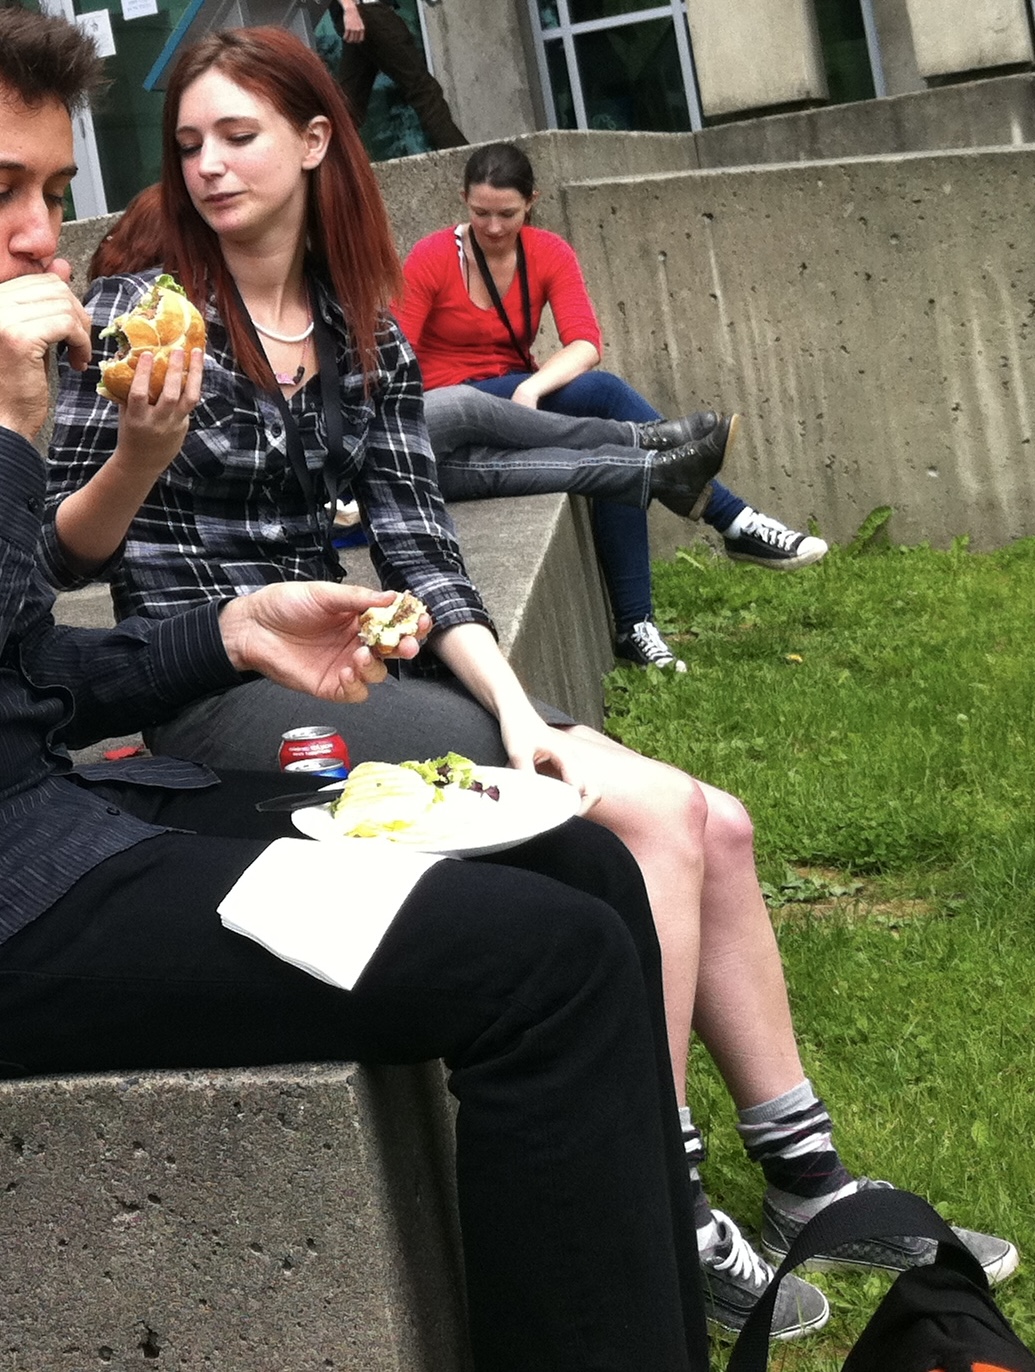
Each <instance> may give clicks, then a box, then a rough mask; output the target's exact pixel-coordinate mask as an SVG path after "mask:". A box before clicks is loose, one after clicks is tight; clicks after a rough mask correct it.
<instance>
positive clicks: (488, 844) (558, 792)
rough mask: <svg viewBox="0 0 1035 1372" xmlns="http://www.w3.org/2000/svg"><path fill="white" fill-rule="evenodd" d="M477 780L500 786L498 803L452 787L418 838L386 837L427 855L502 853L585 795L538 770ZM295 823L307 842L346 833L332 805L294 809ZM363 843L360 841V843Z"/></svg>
mask: <svg viewBox="0 0 1035 1372" xmlns="http://www.w3.org/2000/svg"><path fill="white" fill-rule="evenodd" d="M477 777H478V780H479V781H480V782H481V783H482V785H484V786H498V787H499V789H500V798H499V800H490V799H489V797H488V796H483V795H479V794H478V793H477V792H474V791H461V790H460V789H459V788H458V787H456V786H449V787H446V789H445V790H444V792H443V795H444V797H445V799H444V800H442V801H440V802H439V803H438V804H436V805H434V806H433V807H432V809H431V811H430V812H429V819H428V821H427V822H426V823H424V824H422V826H421V830H420V832H419V834H416V835H414V834H412V833H408V832H407V831H406V830H405V829H404V830H401V831H400V833H399V834H398V836H393V835H386V836H385V837H390V838H391V839H392V841H393V842H394V843H398V844H400V845H404V846H406V847H408V848H416V849H418V850H419V851H420V852H424V853H441V854H442V855H443V856H445V857H478V856H479V855H480V854H482V853H499V852H502V851H503V850H504V849H505V848H513V847H515V846H516V845H517V844H519V843H524V842H525V841H526V840H527V839H530V838H534V837H535V836H536V834H543V833H546V831H547V830H548V829H555V828H556V827H557V825H558V824H563V823H564V821H565V820H566V819H571V817H572V816H573V815H577V814H578V813H579V811H580V810H581V808H582V797H581V796H580V795H579V793H578V791H577V790H576V789H575V787H574V786H569V785H568V783H567V782H565V781H555V780H554V778H553V777H544V776H540V775H539V774H538V773H537V772H518V771H515V770H514V769H513V768H511V767H479V768H478V769H477ZM342 784H343V783H342V782H337V783H335V785H334V786H333V787H327V788H326V789H327V790H336V791H338V790H341V787H342ZM291 819H292V822H293V823H294V825H295V827H296V828H297V829H300V830H301V831H302V833H303V834H305V835H307V837H309V838H315V839H321V840H326V839H334V840H335V841H338V842H340V841H341V838H342V833H341V830H340V829H339V828H338V826H337V825H336V824H335V822H334V819H333V818H332V816H331V807H330V805H316V806H313V807H311V808H310V807H307V808H306V809H304V810H295V811H294V813H293V814H292V816H291ZM364 841H365V840H363V839H357V840H356V842H357V843H362V842H364Z"/></svg>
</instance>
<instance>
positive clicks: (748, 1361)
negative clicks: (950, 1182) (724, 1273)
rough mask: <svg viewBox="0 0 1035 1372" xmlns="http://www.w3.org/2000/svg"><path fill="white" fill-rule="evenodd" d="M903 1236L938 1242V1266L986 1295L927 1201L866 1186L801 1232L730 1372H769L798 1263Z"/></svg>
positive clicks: (978, 1269) (979, 1273) (981, 1276)
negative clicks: (775, 1325) (777, 1323)
mask: <svg viewBox="0 0 1035 1372" xmlns="http://www.w3.org/2000/svg"><path fill="white" fill-rule="evenodd" d="M900 1234H908V1235H910V1236H911V1237H917V1238H924V1239H934V1240H935V1241H936V1242H937V1244H938V1261H939V1263H946V1264H947V1265H948V1266H950V1267H952V1268H954V1269H955V1270H956V1271H958V1272H959V1273H960V1274H961V1275H963V1276H965V1277H967V1278H968V1279H969V1280H970V1281H972V1282H973V1283H974V1284H975V1285H976V1286H977V1287H978V1288H979V1290H982V1291H986V1292H987V1290H988V1279H987V1277H986V1276H985V1272H984V1269H983V1268H982V1266H981V1264H980V1263H979V1262H978V1260H977V1258H975V1257H974V1255H973V1253H971V1251H970V1250H969V1249H968V1248H967V1247H966V1246H965V1245H964V1244H963V1243H962V1242H961V1240H960V1239H958V1238H957V1237H956V1235H955V1234H954V1233H953V1231H952V1230H951V1229H950V1227H949V1226H948V1225H947V1224H946V1223H945V1221H944V1220H943V1219H942V1217H941V1215H939V1214H938V1212H937V1210H935V1208H934V1207H933V1206H932V1205H931V1204H930V1203H929V1202H928V1201H925V1200H924V1199H923V1197H921V1196H917V1195H914V1194H913V1192H912V1191H900V1190H898V1188H897V1187H887V1188H885V1187H873V1188H869V1187H868V1188H867V1189H866V1190H864V1191H856V1192H855V1193H854V1194H853V1195H850V1196H845V1197H843V1198H842V1199H841V1200H839V1201H833V1202H832V1203H831V1204H830V1205H828V1206H826V1207H825V1208H824V1209H822V1210H820V1212H819V1213H818V1214H817V1215H815V1216H813V1218H812V1219H811V1220H809V1222H808V1224H806V1225H805V1227H804V1229H802V1231H801V1232H800V1233H799V1234H798V1236H797V1238H796V1239H795V1240H794V1242H793V1243H792V1244H791V1246H790V1250H789V1251H788V1253H787V1256H786V1257H785V1258H784V1260H783V1262H782V1263H781V1264H780V1266H779V1267H778V1268H777V1270H776V1273H775V1275H774V1277H773V1280H772V1281H771V1282H770V1283H769V1285H768V1287H767V1288H766V1291H765V1294H764V1295H763V1297H762V1299H761V1300H760V1301H759V1302H758V1304H757V1305H756V1306H755V1308H754V1309H753V1310H752V1311H751V1314H750V1315H749V1316H748V1318H747V1321H746V1323H745V1325H744V1328H743V1329H742V1330H741V1332H740V1337H739V1338H738V1339H737V1342H736V1345H735V1347H734V1349H733V1353H732V1355H731V1357H730V1360H729V1362H728V1363H727V1372H765V1369H766V1367H767V1366H768V1362H769V1331H770V1327H771V1325H772V1322H773V1307H774V1306H775V1304H776V1295H777V1291H778V1289H779V1286H780V1282H781V1281H782V1280H783V1278H784V1277H785V1276H786V1275H787V1273H788V1272H790V1271H792V1270H793V1269H794V1268H795V1267H797V1266H798V1265H799V1263H803V1262H807V1261H808V1260H809V1258H812V1257H815V1256H816V1255H817V1254H820V1253H830V1252H831V1251H832V1250H833V1249H835V1248H840V1247H841V1246H842V1245H843V1244H847V1243H857V1242H858V1241H859V1240H861V1239H883V1238H893V1237H895V1236H896V1235H900Z"/></svg>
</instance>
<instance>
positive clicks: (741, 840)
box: [705, 787, 755, 853]
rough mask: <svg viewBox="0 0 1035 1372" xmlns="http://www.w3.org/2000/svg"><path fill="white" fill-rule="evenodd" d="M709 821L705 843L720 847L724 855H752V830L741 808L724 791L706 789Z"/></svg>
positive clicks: (745, 811) (740, 803) (748, 816)
mask: <svg viewBox="0 0 1035 1372" xmlns="http://www.w3.org/2000/svg"><path fill="white" fill-rule="evenodd" d="M706 803H707V809H708V819H707V823H706V825H705V842H706V843H707V844H708V845H709V847H711V846H712V845H716V846H721V848H722V850H723V851H724V852H726V853H733V852H738V851H739V852H743V851H747V852H748V853H753V852H754V846H755V826H754V825H753V823H752V822H751V816H750V815H749V814H748V812H747V810H746V808H745V807H744V804H743V803H742V802H741V801H739V800H738V799H737V797H736V796H731V795H729V794H728V792H726V791H718V790H715V789H714V788H713V787H708V788H707V792H706Z"/></svg>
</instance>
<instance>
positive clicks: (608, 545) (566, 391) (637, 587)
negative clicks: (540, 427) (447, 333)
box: [468, 370, 745, 630]
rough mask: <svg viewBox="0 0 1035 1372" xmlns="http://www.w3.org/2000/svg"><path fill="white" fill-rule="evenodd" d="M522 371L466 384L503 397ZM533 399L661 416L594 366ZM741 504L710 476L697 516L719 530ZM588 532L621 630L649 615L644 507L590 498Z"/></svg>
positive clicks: (619, 414) (615, 415) (582, 411)
mask: <svg viewBox="0 0 1035 1372" xmlns="http://www.w3.org/2000/svg"><path fill="white" fill-rule="evenodd" d="M528 375H529V373H528V372H508V373H507V375H506V376H493V377H487V378H486V379H484V380H482V381H471V382H468V385H471V386H476V387H477V388H478V389H479V390H482V391H487V392H488V393H489V394H490V395H500V396H504V397H507V398H509V397H510V396H511V395H513V393H514V391H515V390H516V389H517V387H518V386H519V385H520V383H521V382H522V381H524V380H525V379H526V378H527V377H528ZM539 404H540V408H541V409H544V410H551V411H554V412H556V413H560V414H567V415H574V416H580V417H586V416H597V417H598V418H601V419H612V420H625V421H631V422H632V423H634V424H643V423H646V422H647V421H648V420H651V419H660V418H661V416H660V414H659V413H658V411H657V410H656V409H655V408H654V407H653V405H649V404H648V403H647V401H646V400H644V398H643V396H642V395H640V393H639V392H638V391H635V390H633V388H632V387H631V386H630V385H629V384H628V382H626V381H623V380H622V378H621V377H619V376H615V375H614V374H613V373H612V372H604V371H599V370H596V371H591V372H584V373H583V374H582V375H581V376H577V377H576V378H575V379H574V381H569V382H568V384H567V385H566V386H561V387H559V388H558V389H557V390H556V391H551V392H550V394H549V395H545V396H543V398H542V400H541V401H540V402H539ZM744 507H745V502H744V501H743V500H741V499H740V497H739V496H736V495H734V494H733V492H732V491H730V490H728V489H727V488H726V487H725V486H723V485H722V484H721V482H718V481H716V482H713V483H712V497H711V499H710V500H709V502H708V506H707V509H706V510H705V512H704V516H703V517H704V519H705V520H706V521H707V522H708V523H709V524H711V525H713V526H714V527H715V528H717V529H725V528H728V527H729V525H730V524H731V523H732V522H733V520H734V519H735V518H736V516H737V515H738V514H739V513H740V511H741V510H742V509H744ZM593 533H594V537H595V540H596V545H597V556H598V557H599V558H600V566H601V569H602V570H603V573H604V580H605V582H606V583H607V589H608V594H609V595H610V597H611V607H612V610H613V612H614V617H615V624H616V626H617V627H618V629H619V630H621V629H624V628H627V627H628V626H629V625H630V624H635V623H637V622H638V621H639V620H642V619H650V618H651V617H652V615H653V602H652V597H651V581H650V544H649V540H648V535H647V516H646V514H645V512H644V511H643V510H637V509H632V508H630V507H629V506H627V505H618V504H615V503H613V501H610V500H608V501H603V500H599V501H594V503H593Z"/></svg>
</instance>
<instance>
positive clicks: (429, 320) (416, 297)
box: [398, 143, 827, 665]
mask: <svg viewBox="0 0 1035 1372" xmlns="http://www.w3.org/2000/svg"><path fill="white" fill-rule="evenodd" d="M463 198H464V201H465V203H466V205H467V209H468V212H469V214H470V221H469V222H468V223H467V224H459V225H457V226H456V227H455V228H448V229H441V230H439V231H438V232H437V233H433V234H430V235H429V236H428V237H427V238H423V239H421V241H420V242H419V243H417V244H416V245H415V247H414V248H413V251H412V252H411V253H410V255H409V257H408V258H407V260H406V264H405V268H404V271H405V276H406V295H405V298H404V300H403V302H402V305H401V308H400V309H399V311H398V317H399V322H400V324H401V325H402V328H403V332H404V333H405V334H406V336H407V338H408V339H409V340H410V342H411V344H412V345H413V347H414V349H415V351H416V353H417V356H418V359H419V360H420V364H421V372H422V374H423V377H424V384H425V387H426V388H427V389H429V390H432V389H435V388H437V387H440V386H449V385H456V384H458V383H460V382H466V383H468V384H470V385H475V386H478V387H479V388H480V389H482V390H486V391H490V392H491V393H492V394H495V395H501V396H509V397H510V398H511V399H512V400H514V401H516V402H517V403H518V404H521V405H527V406H530V407H532V408H539V407H541V408H543V409H550V410H557V411H559V412H560V413H562V414H570V415H595V416H599V417H602V418H605V419H621V420H631V421H632V422H634V423H640V424H643V423H650V422H652V421H656V420H657V419H658V418H659V415H658V412H657V410H655V409H654V408H653V406H651V405H650V404H648V402H647V401H646V400H645V399H644V398H643V397H642V396H641V395H640V394H639V393H638V392H637V391H635V390H633V388H632V387H631V386H629V385H628V384H627V383H626V382H625V381H623V380H622V379H621V378H620V377H617V376H615V375H613V374H612V373H610V372H605V371H600V370H598V369H597V368H598V363H599V362H600V356H601V334H600V326H599V324H598V322H597V317H596V313H595V311H594V309H593V305H592V303H591V301H590V299H589V294H588V292H587V290H586V284H585V281H584V279H583V276H582V271H581V268H580V267H579V263H578V259H577V258H576V256H575V253H574V251H573V250H572V249H571V247H570V246H569V245H568V244H567V243H566V242H565V241H564V240H563V239H562V238H559V237H558V236H557V235H556V234H553V233H548V232H547V231H546V230H544V229H538V228H535V227H534V226H533V225H531V224H530V223H529V216H530V214H531V211H532V207H533V205H534V204H535V201H536V199H537V198H538V192H537V190H536V188H535V177H534V173H533V171H532V166H531V163H530V162H529V160H528V158H527V157H526V156H525V154H524V153H523V152H522V151H521V150H520V149H519V148H516V147H514V146H513V144H510V143H492V144H488V145H487V146H485V147H483V148H479V149H478V150H477V151H476V152H475V153H473V154H472V156H471V157H470V158H469V159H468V162H467V166H466V168H465V170H464V191H463ZM546 304H549V306H550V309H551V312H552V314H553V317H554V322H555V324H556V326H557V332H558V335H559V337H560V340H561V347H560V348H559V349H558V350H557V351H556V352H555V353H553V354H552V355H551V356H550V357H548V358H547V359H546V360H545V361H544V362H543V363H542V364H538V363H537V362H536V361H535V359H534V358H533V357H532V354H531V348H532V343H533V340H534V339H535V337H536V335H537V333H538V330H539V323H540V319H541V316H542V311H543V306H544V305H546ZM688 436H689V435H688ZM593 514H594V531H595V535H596V541H597V550H598V554H599V556H600V560H601V565H602V567H603V569H604V573H605V577H606V579H607V582H608V590H609V592H610V595H611V602H612V608H613V610H614V615H615V622H616V630H617V637H616V651H617V652H618V654H619V655H620V656H622V657H628V658H631V659H632V660H634V661H639V662H649V661H653V662H659V663H663V664H664V665H670V664H673V663H675V658H674V655H673V654H672V653H671V652H670V651H669V650H668V648H667V646H666V645H665V643H664V641H663V640H662V639H661V636H660V634H659V633H658V630H657V628H656V626H655V625H654V623H653V619H652V606H651V592H650V560H649V548H648V540H647V521H646V515H645V514H644V512H643V511H642V510H639V509H634V508H632V507H629V506H620V505H617V504H614V503H612V502H609V501H597V502H595V503H594V510H593ZM703 517H704V518H705V519H706V520H707V521H708V523H710V524H712V525H713V527H715V528H716V529H718V530H719V532H720V533H722V535H723V537H724V539H725V545H726V550H727V552H728V553H729V555H730V556H731V557H734V558H738V559H740V560H744V561H751V562H755V563H758V564H760V565H762V566H767V567H772V568H776V569H779V570H787V569H791V568H794V567H801V566H806V565H807V564H808V563H810V562H815V561H818V560H819V558H821V557H822V556H823V555H824V553H825V552H826V550H827V547H826V544H825V543H824V542H823V541H822V540H821V539H818V538H812V537H809V536H808V535H806V534H800V533H796V532H794V531H793V530H789V529H787V528H786V526H784V525H783V524H780V523H779V521H777V520H773V519H771V518H770V517H769V516H766V515H761V514H759V513H758V512H757V511H756V510H754V509H752V508H751V507H750V506H749V505H747V503H746V502H745V501H744V500H742V499H741V498H740V497H739V496H736V495H734V494H733V492H732V491H730V490H728V489H727V488H726V487H725V486H722V485H721V484H720V483H719V482H713V486H712V494H711V497H710V499H709V501H708V503H707V506H706V508H705V509H704V512H703Z"/></svg>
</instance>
